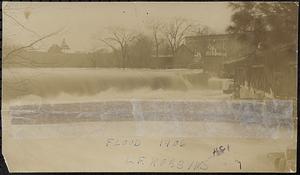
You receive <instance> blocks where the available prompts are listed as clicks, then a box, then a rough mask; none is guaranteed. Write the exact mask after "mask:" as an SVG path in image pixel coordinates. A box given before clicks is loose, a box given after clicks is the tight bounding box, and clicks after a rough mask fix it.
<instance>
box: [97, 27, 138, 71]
mask: <svg viewBox="0 0 300 175" xmlns="http://www.w3.org/2000/svg"><path fill="white" fill-rule="evenodd" d="M109 33H110V37H107V38H104V39H100V40H101V41H102V42H103V43H105V44H106V45H107V46H109V47H111V48H112V49H113V50H114V51H116V50H118V49H120V51H121V57H122V67H123V68H125V67H126V61H127V58H128V46H129V43H130V42H131V41H133V40H134V39H135V34H134V33H133V32H130V31H128V30H126V29H124V28H120V27H114V28H109ZM118 47H119V48H118Z"/></svg>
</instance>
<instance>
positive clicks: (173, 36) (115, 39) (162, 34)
mask: <svg viewBox="0 0 300 175" xmlns="http://www.w3.org/2000/svg"><path fill="white" fill-rule="evenodd" d="M146 28H147V30H148V31H151V32H150V33H151V34H150V36H149V35H146V34H144V33H142V34H141V33H137V32H134V31H131V30H126V29H125V28H122V27H109V28H107V31H108V37H105V38H99V40H100V41H102V42H103V43H104V44H105V45H107V46H108V47H110V48H111V49H112V50H113V51H119V52H120V57H121V58H122V67H123V68H125V67H126V62H127V61H128V57H129V55H128V53H129V48H130V45H131V44H132V43H133V41H136V40H138V39H139V38H140V37H148V38H150V40H151V41H152V48H150V49H151V51H152V50H154V52H155V56H156V57H158V56H159V54H160V50H161V49H167V51H163V52H164V53H166V52H168V53H169V54H170V55H173V56H174V55H175V53H176V51H177V49H178V48H179V46H180V45H181V44H182V43H183V41H184V37H185V36H186V35H205V34H210V33H213V32H212V30H211V29H210V28H208V27H207V26H201V25H200V24H197V23H193V22H192V21H189V20H187V19H184V18H173V19H172V20H169V21H167V22H162V21H159V20H150V21H147V25H146ZM139 51H141V50H135V51H134V52H139ZM148 53H149V52H148ZM141 59H142V58H141Z"/></svg>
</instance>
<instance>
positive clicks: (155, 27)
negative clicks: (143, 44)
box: [148, 20, 163, 57]
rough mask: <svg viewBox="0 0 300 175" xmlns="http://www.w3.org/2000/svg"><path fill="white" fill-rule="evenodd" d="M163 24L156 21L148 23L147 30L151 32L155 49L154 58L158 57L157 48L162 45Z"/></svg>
mask: <svg viewBox="0 0 300 175" xmlns="http://www.w3.org/2000/svg"><path fill="white" fill-rule="evenodd" d="M162 27H163V24H162V23H161V22H160V21H158V20H151V21H149V25H148V28H149V29H150V30H151V31H152V35H153V40H154V42H153V43H154V47H155V56H156V57H158V54H159V46H160V45H161V44H162V42H163V39H162V38H161V36H160V35H161V31H162Z"/></svg>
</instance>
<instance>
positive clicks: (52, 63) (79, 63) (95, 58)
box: [3, 51, 186, 68]
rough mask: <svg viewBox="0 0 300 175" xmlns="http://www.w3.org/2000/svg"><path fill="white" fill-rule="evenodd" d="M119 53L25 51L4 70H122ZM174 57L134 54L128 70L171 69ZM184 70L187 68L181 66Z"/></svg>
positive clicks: (128, 63) (14, 57) (15, 57)
mask: <svg viewBox="0 0 300 175" xmlns="http://www.w3.org/2000/svg"><path fill="white" fill-rule="evenodd" d="M118 54H119V53H118V52H109V53H102V52H93V53H49V52H40V51H23V52H22V53H19V54H17V55H14V56H12V57H9V59H5V60H3V67H4V68H21V67H42V68H43V67H44V68H47V67H76V68H101V67H105V68H113V67H115V68H122V67H123V65H122V60H121V59H122V58H121V57H120V56H118ZM172 62H173V57H172V56H165V57H159V58H157V57H155V56H151V55H150V54H148V55H147V54H145V55H138V53H134V54H133V55H132V56H130V57H128V58H127V60H126V66H125V67H126V68H171V67H173V66H172ZM181 67H182V68H184V67H186V66H184V65H183V66H181Z"/></svg>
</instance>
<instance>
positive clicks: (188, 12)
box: [3, 2, 232, 51]
mask: <svg viewBox="0 0 300 175" xmlns="http://www.w3.org/2000/svg"><path fill="white" fill-rule="evenodd" d="M5 5H6V4H3V6H5ZM6 8H7V10H6V13H7V14H9V15H10V16H12V17H14V18H15V19H17V20H18V21H19V22H21V23H22V24H24V26H25V27H26V28H29V29H31V30H33V31H35V32H36V33H38V34H39V35H45V34H48V33H51V32H53V31H56V30H58V29H61V28H63V27H64V32H62V33H61V34H59V35H57V36H54V37H52V38H49V39H47V40H44V41H43V42H42V43H41V44H40V45H39V47H41V48H48V47H49V46H50V45H51V44H55V43H56V44H60V43H61V42H62V39H63V38H65V39H66V41H67V43H68V44H69V46H70V48H71V49H72V50H73V51H92V50H95V49H97V48H101V47H102V45H103V43H101V42H100V41H97V40H96V39H95V34H96V33H97V35H98V34H99V37H100V36H101V35H103V29H104V28H105V27H107V26H111V25H112V26H117V25H119V26H124V27H126V28H131V29H134V30H137V32H138V31H145V29H144V26H145V23H146V22H147V20H148V19H152V18H158V19H164V20H168V19H170V18H173V17H183V18H187V19H190V20H193V21H197V22H199V23H201V24H202V25H207V26H209V27H211V28H212V29H213V30H214V31H215V32H217V33H224V32H225V29H226V27H227V26H228V25H229V23H230V17H231V15H232V12H231V9H230V8H228V4H227V3H225V2H199V3H85V2H80V3H66V2H64V3H38V2H35V3H32V2H30V3H9V4H8V5H7V6H6ZM26 12H30V15H29V16H28V18H26V17H25V16H26V15H25V14H26ZM3 16H4V33H5V35H4V37H6V38H4V39H7V37H9V38H10V40H11V41H12V42H17V43H18V44H27V43H29V42H30V41H33V40H35V39H37V38H38V37H37V36H36V35H34V34H32V33H31V32H28V31H25V30H24V29H22V27H21V26H19V25H16V23H15V21H14V20H13V19H11V18H9V17H7V16H5V15H3Z"/></svg>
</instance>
